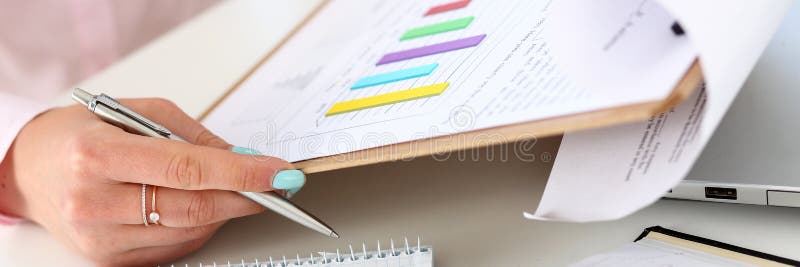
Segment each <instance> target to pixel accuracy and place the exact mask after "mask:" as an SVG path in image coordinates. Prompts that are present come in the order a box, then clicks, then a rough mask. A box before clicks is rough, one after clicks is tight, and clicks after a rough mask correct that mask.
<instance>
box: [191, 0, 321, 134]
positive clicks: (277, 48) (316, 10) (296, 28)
mask: <svg viewBox="0 0 800 267" xmlns="http://www.w3.org/2000/svg"><path fill="white" fill-rule="evenodd" d="M329 2H330V1H329V0H322V3H320V4H318V5H317V6H316V7H314V10H312V11H311V12H310V13H308V15H307V16H306V17H305V18H303V20H302V21H300V23H298V24H297V25H295V26H294V28H292V30H291V31H289V33H288V34H286V36H284V37H283V38H282V39H281V40H280V42H278V45H276V46H275V47H274V48H272V50H270V51H269V52H267V54H266V55H264V57H262V58H261V59H260V60H258V62H256V64H254V65H253V66H252V67H251V68H250V69H249V70H247V72H246V73H245V74H244V75H243V76H242V77H241V78H240V79H239V80H237V81H236V82H235V83H234V84H233V85H232V86H231V87H230V88H228V90H226V91H225V93H224V94H222V96H220V97H219V99H217V100H216V101H214V103H211V105H210V106H209V107H208V108H207V109H206V110H205V111H203V113H202V114H200V117H198V118H197V119H198V120H199V121H203V120H204V119H205V118H206V117H207V116H208V114H210V113H211V111H213V110H214V109H216V108H217V106H219V105H220V104H221V103H222V101H225V99H227V98H228V97H229V96H230V95H231V94H232V93H233V91H236V89H237V88H239V86H241V85H242V83H244V81H246V80H247V79H248V78H250V76H252V75H253V73H255V72H256V70H258V68H259V67H261V65H263V64H264V62H267V60H269V59H270V58H272V55H274V54H275V53H277V52H278V51H280V50H281V48H283V46H284V45H286V43H288V42H289V40H291V39H292V37H294V35H295V34H297V32H299V31H300V29H302V28H303V27H305V26H306V24H308V22H309V21H311V19H313V18H314V17H315V16H317V14H318V13H319V12H320V11H321V10H322V9H323V8H325V6H327V5H328V3H329Z"/></svg>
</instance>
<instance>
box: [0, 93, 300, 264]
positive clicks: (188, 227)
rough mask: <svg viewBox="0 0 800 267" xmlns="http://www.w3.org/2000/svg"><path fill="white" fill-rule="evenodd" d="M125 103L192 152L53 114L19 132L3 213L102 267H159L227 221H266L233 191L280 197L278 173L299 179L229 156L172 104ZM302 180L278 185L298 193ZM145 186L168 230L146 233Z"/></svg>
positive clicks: (76, 110)
mask: <svg viewBox="0 0 800 267" xmlns="http://www.w3.org/2000/svg"><path fill="white" fill-rule="evenodd" d="M121 102H123V103H124V104H125V105H127V106H129V107H130V108H132V109H134V110H136V111H137V112H139V113H141V114H143V115H144V116H146V117H149V118H151V119H153V120H154V121H157V122H158V123H160V124H162V125H164V126H166V127H167V128H169V129H170V130H172V131H173V132H174V133H175V134H177V135H178V136H181V137H183V138H184V139H186V140H187V141H189V142H190V143H192V144H187V143H182V142H176V141H172V140H165V139H157V138H151V137H144V136H139V135H134V134H130V133H126V132H124V131H123V130H121V129H119V128H117V127H114V126H112V125H110V124H108V123H105V122H103V121H101V120H100V119H99V118H98V117H96V116H95V115H93V114H92V113H91V112H89V111H87V110H86V108H85V107H81V106H71V107H66V108H58V109H53V110H50V111H48V112H45V113H43V114H41V115H40V116H38V117H37V118H35V119H33V120H32V121H30V122H29V123H28V124H27V125H26V126H25V127H24V128H23V129H22V130H21V131H20V133H19V134H18V136H17V138H16V140H15V143H14V145H13V146H12V148H11V149H10V150H9V152H8V155H7V156H6V159H5V160H3V163H2V165H0V172H2V175H1V176H0V179H1V180H0V181H2V182H3V185H4V187H6V188H5V189H4V191H3V194H0V195H2V196H0V205H2V206H0V210H3V211H6V212H7V213H11V214H13V215H17V216H21V217H24V218H28V219H31V220H33V221H35V222H37V223H39V224H40V225H42V226H44V227H45V228H47V230H49V231H50V232H51V233H52V234H53V235H55V236H56V237H57V238H58V239H60V240H61V241H62V242H63V243H65V244H67V245H68V246H70V247H72V248H74V249H75V250H77V251H79V252H80V253H81V254H83V255H84V256H86V257H88V258H89V259H91V260H92V261H94V262H96V263H97V264H99V265H107V266H112V265H113V266H120V265H155V264H158V263H164V262H165V261H168V260H172V259H175V258H177V257H179V256H182V255H184V254H186V253H189V252H191V251H193V250H195V249H197V248H199V247H200V246H201V245H202V244H203V243H205V242H206V241H207V240H208V239H209V238H210V237H211V235H212V234H213V233H214V232H215V231H216V230H217V229H219V227H220V226H221V225H222V224H223V223H225V221H226V220H228V219H230V218H235V217H240V216H245V215H250V214H254V213H258V212H261V211H263V208H262V207H261V206H259V205H257V204H255V203H253V202H251V201H249V200H247V199H245V198H243V197H241V196H240V195H238V194H236V193H234V192H230V191H268V190H273V187H272V184H273V176H274V175H275V173H276V172H277V171H279V170H283V169H292V165H291V164H289V163H288V162H286V161H283V160H280V159H276V158H271V157H265V156H251V155H239V154H235V153H233V152H230V151H229V148H230V145H228V144H227V143H226V142H224V141H223V140H222V139H220V138H218V137H217V136H215V135H213V134H211V133H210V132H209V131H208V130H206V129H205V128H204V127H203V126H202V125H200V124H199V123H198V122H196V121H195V120H193V119H192V118H190V117H189V116H187V115H186V114H185V113H183V112H182V111H181V110H180V109H178V108H177V107H176V106H175V105H174V104H172V103H170V102H168V101H165V100H161V99H138V100H125V101H121ZM300 180H302V181H293V182H289V183H286V182H284V181H281V182H278V183H276V185H277V184H281V185H283V187H294V188H280V189H297V188H299V187H300V186H302V183H303V182H304V179H300ZM143 183H144V184H148V185H154V186H159V187H160V188H159V190H158V195H157V197H158V198H157V205H158V206H157V208H158V211H159V213H160V215H161V219H160V223H161V225H156V226H150V227H145V226H143V221H142V206H141V205H142V202H141V201H142V200H141V198H142V195H141V189H142V186H141V184H143ZM286 184H289V185H288V186H286ZM151 190H152V187H148V190H147V191H148V194H147V199H148V210H147V212H148V213H149V212H150V210H149V209H150V205H151V204H150V198H151ZM223 190H226V191H223Z"/></svg>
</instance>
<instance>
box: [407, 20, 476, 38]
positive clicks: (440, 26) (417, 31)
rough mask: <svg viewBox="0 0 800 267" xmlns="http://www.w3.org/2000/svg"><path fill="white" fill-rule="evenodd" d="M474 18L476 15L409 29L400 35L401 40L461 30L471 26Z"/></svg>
mask: <svg viewBox="0 0 800 267" xmlns="http://www.w3.org/2000/svg"><path fill="white" fill-rule="evenodd" d="M473 19H475V17H473V16H470V17H465V18H460V19H454V20H448V21H445V22H440V23H436V24H431V25H427V26H422V27H418V28H413V29H410V30H408V31H407V32H406V33H405V34H403V36H401V37H400V41H405V40H409V39H414V38H419V37H423V36H428V35H434V34H438V33H443V32H449V31H455V30H460V29H463V28H466V27H467V26H469V24H470V23H472V20H473Z"/></svg>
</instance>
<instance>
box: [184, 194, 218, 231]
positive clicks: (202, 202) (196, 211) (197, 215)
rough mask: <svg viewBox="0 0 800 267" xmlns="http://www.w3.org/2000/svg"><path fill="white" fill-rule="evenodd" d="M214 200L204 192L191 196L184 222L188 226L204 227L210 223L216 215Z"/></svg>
mask: <svg viewBox="0 0 800 267" xmlns="http://www.w3.org/2000/svg"><path fill="white" fill-rule="evenodd" d="M216 205H217V204H216V202H215V201H214V198H212V197H211V195H209V194H206V193H204V192H199V193H197V194H193V196H192V198H191V200H190V201H189V206H187V208H186V221H187V223H188V224H189V225H206V224H208V223H210V222H212V221H213V220H214V218H215V216H216V213H217V209H216V208H217V207H216Z"/></svg>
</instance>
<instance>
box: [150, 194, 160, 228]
mask: <svg viewBox="0 0 800 267" xmlns="http://www.w3.org/2000/svg"><path fill="white" fill-rule="evenodd" d="M157 192H158V186H155V185H154V186H153V203H152V206H151V207H150V213H149V214H147V218H148V219H150V223H152V224H156V225H158V224H160V223H159V220H161V214H159V213H158V209H156V193H157Z"/></svg>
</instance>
